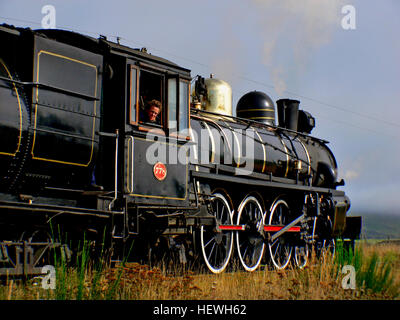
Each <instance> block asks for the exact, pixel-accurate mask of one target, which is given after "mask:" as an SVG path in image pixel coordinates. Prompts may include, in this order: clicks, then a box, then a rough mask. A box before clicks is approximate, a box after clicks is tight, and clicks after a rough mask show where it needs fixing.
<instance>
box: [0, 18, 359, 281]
mask: <svg viewBox="0 0 400 320" xmlns="http://www.w3.org/2000/svg"><path fill="white" fill-rule="evenodd" d="M0 41H1V43H2V44H3V49H2V50H1V52H0V134H1V143H0V246H1V248H0V273H1V274H27V273H31V274H38V273H40V272H41V266H42V265H43V264H49V263H51V261H50V260H51V256H52V254H50V253H51V252H52V251H54V250H57V251H62V252H63V254H64V255H65V254H66V253H67V254H68V255H70V254H74V253H75V252H76V250H77V243H79V241H81V240H82V239H83V238H85V239H86V240H88V241H90V242H91V243H92V244H93V246H94V247H95V248H97V247H98V246H99V245H100V244H101V245H102V246H104V245H105V246H106V248H107V249H108V252H109V254H110V257H111V260H112V261H121V260H122V259H123V257H124V256H125V255H127V254H128V252H129V254H130V258H132V259H138V260H140V261H144V262H146V263H148V262H152V261H154V260H159V259H166V258H171V257H175V258H177V259H178V260H179V261H180V262H182V263H189V262H198V261H202V262H203V263H204V264H205V265H206V266H207V268H208V269H209V270H210V271H211V272H214V273H219V272H222V271H224V270H225V269H226V268H227V266H228V265H229V263H230V262H231V261H232V259H234V258H238V261H240V264H241V265H242V266H243V268H244V269H245V270H247V271H254V270H256V269H257V268H258V267H259V266H260V264H261V262H262V261H265V262H268V261H269V262H271V265H272V266H274V267H275V268H279V269H283V268H285V267H287V266H288V265H289V264H290V263H291V262H292V263H294V264H295V265H297V266H299V267H304V266H305V265H306V264H307V260H308V256H309V254H310V252H311V248H314V249H315V251H316V252H317V254H323V253H324V252H325V251H327V250H331V251H333V250H334V247H335V241H336V239H337V238H343V239H350V240H351V241H354V239H356V238H357V237H358V236H359V233H360V226H361V219H360V218H359V217H348V216H347V212H348V210H349V208H350V201H349V198H348V197H347V196H346V195H345V193H344V192H343V191H340V190H338V189H337V187H339V186H342V185H344V182H343V181H338V177H337V163H336V160H335V157H334V155H333V153H332V152H331V150H330V149H329V148H328V147H327V141H324V140H322V139H319V138H316V137H313V136H311V131H312V129H313V128H314V126H315V119H314V118H313V117H312V116H311V114H310V113H308V112H306V111H304V110H299V103H300V102H299V101H296V100H291V99H280V100H278V101H276V104H275V103H274V102H273V101H272V99H271V98H270V97H269V96H268V95H267V94H265V93H263V92H259V91H253V92H249V93H247V94H246V95H244V96H243V97H242V98H241V99H240V100H239V101H238V103H237V106H236V110H235V111H236V115H233V108H232V90H231V88H230V86H229V84H228V83H226V82H225V81H222V80H219V79H216V78H214V77H210V78H209V79H204V78H202V77H197V78H195V79H193V78H192V76H191V74H190V70H188V69H186V68H183V67H181V66H179V65H177V64H175V63H173V62H171V61H169V60H166V59H163V58H161V57H157V56H154V55H151V54H149V53H148V52H147V50H146V49H145V48H141V49H132V48H129V47H126V46H123V45H121V44H119V43H114V42H112V41H109V40H108V39H106V37H104V36H100V37H99V38H98V39H95V38H92V37H88V36H85V35H81V34H78V33H75V32H70V31H64V30H35V31H34V30H31V29H24V28H16V27H13V26H8V25H2V26H0ZM193 84H194V85H193ZM192 87H194V88H192ZM192 89H193V90H192ZM152 100H158V101H159V102H160V104H161V109H160V110H159V111H160V112H159V114H158V118H157V121H155V122H151V123H150V122H148V121H147V120H146V119H145V118H144V117H143V114H144V112H145V108H146V102H148V101H152ZM276 114H277V119H276V117H275V115H276ZM66 239H68V241H66Z"/></svg>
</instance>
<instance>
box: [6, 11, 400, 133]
mask: <svg viewBox="0 0 400 320" xmlns="http://www.w3.org/2000/svg"><path fill="white" fill-rule="evenodd" d="M0 19H6V20H11V21H18V22H23V23H29V24H33V25H41V23H39V22H35V21H30V20H24V19H16V18H9V17H4V16H0ZM58 28H61V29H65V30H70V31H74V32H79V33H86V34H92V35H96V36H100V34H99V33H98V32H94V31H87V30H81V29H76V28H72V27H70V26H59V27H58ZM104 35H105V36H106V37H108V38H116V39H118V40H124V41H126V42H127V43H132V44H138V45H139V46H142V44H140V43H139V42H137V41H134V40H131V39H127V38H125V37H119V36H116V35H110V34H104ZM144 46H145V47H146V48H148V49H151V50H154V51H158V52H160V53H163V54H167V55H170V56H173V57H176V58H179V59H182V60H185V61H188V62H190V63H193V64H196V65H199V66H202V67H205V68H208V69H212V67H211V66H210V65H207V64H204V63H201V62H198V61H195V60H192V59H188V58H187V57H182V56H179V55H176V54H174V53H171V52H169V51H166V50H163V49H159V48H155V47H152V46H151V47H150V46H146V45H144ZM235 76H236V77H237V78H240V79H243V80H245V81H247V82H251V83H255V84H258V85H261V86H264V87H268V88H271V89H274V90H275V86H274V85H271V84H268V83H265V82H261V81H258V80H254V79H251V78H249V77H248V76H244V75H240V74H236V75H235ZM284 92H285V93H287V94H290V95H292V96H295V97H299V98H301V99H305V100H308V101H312V102H314V103H316V104H318V105H322V106H326V107H329V108H333V109H336V110H339V111H342V112H346V113H349V114H354V115H356V116H359V117H363V118H366V119H369V120H373V121H377V122H382V123H385V124H387V125H390V126H393V127H397V128H400V124H397V123H394V122H391V121H388V120H385V119H381V118H378V117H374V116H371V115H368V114H365V113H361V112H357V111H353V110H350V109H349V108H345V107H341V106H338V105H335V104H331V103H327V102H324V101H321V100H318V99H315V98H311V97H308V96H305V95H301V94H298V93H295V92H292V91H289V90H285V91H284ZM321 118H324V117H321ZM329 120H330V121H333V122H337V123H341V124H345V125H348V126H351V127H354V128H357V129H362V130H367V131H370V132H373V133H375V134H383V135H386V136H390V137H394V136H392V135H388V134H386V133H383V132H379V131H376V130H372V129H370V128H364V127H361V126H356V125H354V124H351V123H348V122H345V121H341V120H336V119H335V120H333V119H329ZM394 138H396V137H394Z"/></svg>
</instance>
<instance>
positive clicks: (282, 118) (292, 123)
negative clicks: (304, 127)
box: [276, 99, 300, 131]
mask: <svg viewBox="0 0 400 320" xmlns="http://www.w3.org/2000/svg"><path fill="white" fill-rule="evenodd" d="M299 104H300V101H298V100H291V99H279V100H277V101H276V105H277V108H278V122H279V126H280V127H282V128H286V129H289V130H293V131H297V123H298V118H299Z"/></svg>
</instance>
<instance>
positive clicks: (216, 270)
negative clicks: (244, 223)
mask: <svg viewBox="0 0 400 320" xmlns="http://www.w3.org/2000/svg"><path fill="white" fill-rule="evenodd" d="M214 199H220V200H221V201H222V202H223V204H224V206H225V210H227V214H228V219H229V224H232V223H233V220H232V215H233V213H232V211H231V209H230V207H229V204H228V201H227V200H226V199H225V197H224V196H223V195H222V194H220V193H216V194H214V195H213V197H212V200H214ZM224 232H225V233H228V234H230V240H228V241H229V242H230V243H229V244H228V253H227V254H226V257H225V259H224V262H223V263H222V265H221V266H219V267H216V266H214V265H213V264H212V263H211V261H210V260H211V258H212V254H213V253H214V250H218V248H217V249H215V246H216V245H217V244H216V241H215V237H212V238H211V239H209V240H208V241H207V242H206V243H205V239H204V234H205V228H204V226H201V228H200V243H201V251H202V254H203V258H204V262H205V263H206V265H207V267H208V269H209V270H210V271H211V272H213V273H221V272H223V271H224V270H225V268H226V267H227V266H228V263H229V260H230V258H231V255H232V249H233V231H231V232H226V231H224ZM208 246H213V247H211V251H210V252H206V247H208ZM215 252H216V251H215Z"/></svg>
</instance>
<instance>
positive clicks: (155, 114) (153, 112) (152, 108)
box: [140, 99, 161, 124]
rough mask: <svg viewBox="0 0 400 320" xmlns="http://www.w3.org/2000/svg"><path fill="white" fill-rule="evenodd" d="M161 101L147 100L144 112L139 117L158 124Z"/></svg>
mask: <svg viewBox="0 0 400 320" xmlns="http://www.w3.org/2000/svg"><path fill="white" fill-rule="evenodd" d="M160 112H161V103H160V101H158V100H155V99H153V100H150V101H149V102H147V104H146V107H145V110H144V113H143V114H142V115H141V117H140V119H141V120H142V121H144V122H147V123H152V124H160Z"/></svg>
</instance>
